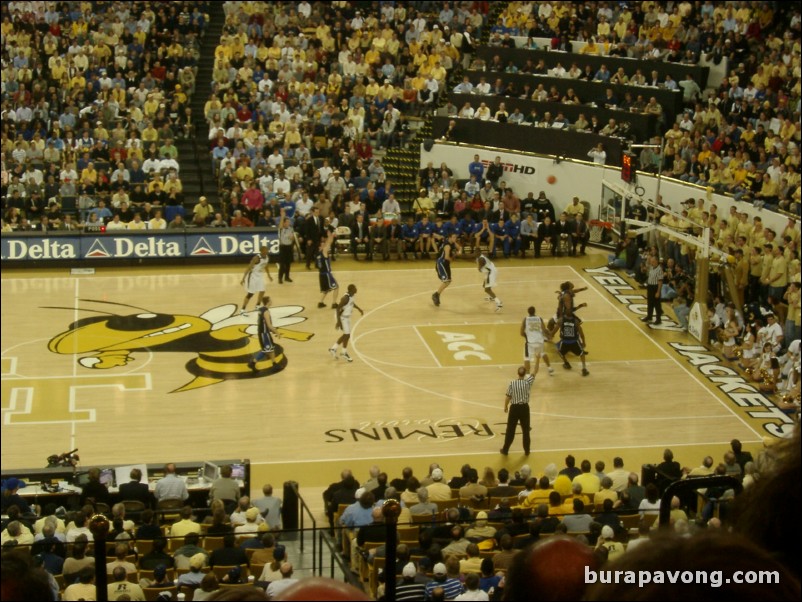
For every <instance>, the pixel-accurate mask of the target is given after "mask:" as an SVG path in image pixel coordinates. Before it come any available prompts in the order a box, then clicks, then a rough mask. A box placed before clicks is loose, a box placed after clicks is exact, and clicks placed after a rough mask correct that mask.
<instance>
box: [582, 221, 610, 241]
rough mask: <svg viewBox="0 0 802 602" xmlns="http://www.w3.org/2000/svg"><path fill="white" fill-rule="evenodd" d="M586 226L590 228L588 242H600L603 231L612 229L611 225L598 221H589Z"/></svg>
mask: <svg viewBox="0 0 802 602" xmlns="http://www.w3.org/2000/svg"><path fill="white" fill-rule="evenodd" d="M588 225H589V226H590V242H601V240H602V235H603V234H604V231H605V230H612V229H613V224H611V223H610V222H603V221H601V220H598V219H592V220H590V221H589V222H588Z"/></svg>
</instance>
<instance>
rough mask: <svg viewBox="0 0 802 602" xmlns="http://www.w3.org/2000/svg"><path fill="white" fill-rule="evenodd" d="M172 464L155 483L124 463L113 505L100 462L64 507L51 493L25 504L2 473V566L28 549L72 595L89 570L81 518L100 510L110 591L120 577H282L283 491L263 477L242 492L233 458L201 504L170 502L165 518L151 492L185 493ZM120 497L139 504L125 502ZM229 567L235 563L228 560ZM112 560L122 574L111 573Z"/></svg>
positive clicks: (141, 581)
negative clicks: (123, 480) (248, 492)
mask: <svg viewBox="0 0 802 602" xmlns="http://www.w3.org/2000/svg"><path fill="white" fill-rule="evenodd" d="M171 466H172V465H168V466H167V467H166V476H165V478H163V479H162V480H161V481H159V482H158V483H157V484H156V487H155V490H154V492H153V493H150V492H149V491H148V487H147V485H142V487H140V482H139V480H138V479H139V478H141V472H139V470H138V469H134V470H132V472H131V479H132V480H131V482H130V483H128V484H121V486H120V488H119V491H120V496H121V497H124V499H125V501H124V502H118V503H116V504H113V505H112V504H111V501H110V492H109V491H108V489H107V487H106V485H104V484H103V483H102V482H100V481H99V480H98V477H99V475H100V471H99V470H98V469H96V468H93V469H90V471H89V477H90V478H89V482H88V483H87V484H86V485H85V486H84V487H83V489H82V492H81V494H80V504H81V506H80V507H79V508H77V509H74V510H72V511H70V512H68V511H67V510H66V509H65V508H64V507H57V506H56V504H52V503H51V504H47V505H45V506H44V507H41V508H40V507H38V506H30V505H29V504H28V502H27V501H26V499H25V498H24V497H22V496H20V495H19V494H18V491H19V490H20V489H22V490H23V492H24V489H23V488H24V487H25V483H23V482H21V481H19V480H18V479H8V480H5V481H4V482H3V493H2V509H3V515H4V520H3V524H2V545H3V554H4V556H3V558H4V559H3V562H4V571H5V561H6V554H8V553H12V555H13V554H15V553H19V552H23V553H25V555H26V556H25V555H23V556H21V558H25V557H27V559H28V560H30V559H31V558H34V559H35V560H36V562H38V563H39V565H40V566H42V568H44V570H45V571H46V572H47V574H48V577H47V579H48V581H49V585H50V587H51V588H52V591H53V593H54V595H55V594H58V592H59V591H61V592H62V596H63V597H62V599H64V600H77V599H80V598H79V597H76V596H78V594H77V593H76V592H75V590H77V589H80V587H74V586H75V585H76V584H83V585H89V584H91V583H92V580H91V578H93V577H94V563H95V558H94V556H93V554H92V546H93V545H94V544H93V542H94V535H93V531H92V530H91V529H90V528H89V525H88V521H89V519H90V518H91V517H93V516H95V515H97V514H99V513H100V514H103V513H105V514H106V516H107V518H108V520H109V524H110V530H109V533H108V535H107V537H106V540H107V542H109V544H110V550H111V551H110V553H109V562H108V564H107V567H106V569H107V572H108V575H109V583H110V585H109V599H112V600H116V599H120V598H118V597H117V596H118V595H119V594H122V593H124V592H121V591H120V590H121V589H122V587H121V586H119V585H118V584H117V582H121V583H123V582H125V581H126V580H128V581H129V582H130V583H129V584H128V585H127V586H126V587H129V588H131V587H133V588H134V590H135V591H137V592H138V590H137V589H136V588H138V587H141V588H156V587H172V586H183V585H186V586H189V587H190V588H192V589H195V588H199V589H198V591H201V590H202V591H203V592H204V593H210V592H211V591H214V590H216V589H217V587H218V582H217V579H219V581H220V582H221V583H244V582H247V578H248V572H249V571H250V573H251V574H252V575H254V576H255V580H256V582H258V584H259V585H260V586H261V587H262V589H263V590H264V589H265V588H267V587H268V586H269V584H270V583H271V582H274V581H277V580H279V579H281V578H282V574H283V573H285V572H286V571H285V570H284V569H283V568H282V567H283V565H284V564H288V563H289V559H288V558H287V553H286V548H285V546H284V545H282V544H281V543H280V537H281V531H282V518H281V505H282V500H281V499H280V498H278V497H276V496H274V495H273V488H272V486H271V485H269V484H266V485H265V486H264V487H263V488H262V493H263V496H262V497H259V498H254V499H251V498H250V497H249V496H242V497H240V485H239V483H238V482H237V481H236V480H235V479H233V478H232V470H231V467H230V466H228V465H226V466H223V467H221V472H220V476H219V478H217V479H216V480H215V481H214V482H213V483H212V484H211V489H210V492H209V502H210V503H209V507H208V508H202V509H193V508H192V507H191V506H189V505H185V506H183V507H181V508H179V509H177V510H174V511H172V514H173V515H174V518H173V519H172V520H171V516H170V514H169V513H168V514H165V513H164V511H163V509H162V507H161V506H158V505H157V502H164V501H175V502H178V503H184V502H185V499H186V498H185V497H184V495H185V494H186V486H185V485H184V484H183V481H182V480H181V479H180V478H178V477H176V476H175V473H174V472H171V471H173V470H174V467H173V468H170V467H171ZM28 499H30V498H28ZM140 502H141V504H139V503H140ZM133 503H137V505H136V506H133V505H132V504H133ZM127 507H137V508H138V510H137V511H136V512H133V511H132V512H127V511H126V508H127ZM111 546H113V547H111ZM289 566H291V565H289ZM216 567H218V570H217V571H215V569H216ZM219 567H224V569H219ZM232 567H236V568H237V572H235V571H233V570H229V569H232ZM120 569H121V570H122V577H121V578H118V575H117V571H118V570H120ZM289 572H290V573H291V570H290V571H289ZM215 573H218V574H217V576H215ZM212 577H214V578H215V580H214V581H212ZM56 578H58V579H56ZM112 581H114V583H113V584H112ZM134 583H138V585H132V584H134ZM112 592H114V593H112ZM128 593H130V592H128ZM138 593H141V592H138ZM4 597H5V593H4ZM50 599H57V598H55V597H53V598H50ZM139 599H144V598H139ZM195 599H203V598H198V597H196V598H195Z"/></svg>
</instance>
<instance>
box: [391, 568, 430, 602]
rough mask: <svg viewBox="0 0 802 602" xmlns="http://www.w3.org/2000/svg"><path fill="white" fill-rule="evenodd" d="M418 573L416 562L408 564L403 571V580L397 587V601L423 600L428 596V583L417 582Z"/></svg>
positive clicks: (401, 579)
mask: <svg viewBox="0 0 802 602" xmlns="http://www.w3.org/2000/svg"><path fill="white" fill-rule="evenodd" d="M417 574H418V571H417V569H416V568H415V563H414V562H408V563H407V564H405V565H404V568H403V569H401V578H400V579H399V580H398V582H397V583H396V586H395V599H396V600H423V599H424V596H425V594H426V583H425V582H419V581H416V579H415V577H416V576H417Z"/></svg>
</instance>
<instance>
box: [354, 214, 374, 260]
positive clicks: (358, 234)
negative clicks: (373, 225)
mask: <svg viewBox="0 0 802 602" xmlns="http://www.w3.org/2000/svg"><path fill="white" fill-rule="evenodd" d="M359 245H365V252H366V253H367V259H368V261H371V260H372V259H373V249H371V245H370V230H369V226H368V223H367V221H365V216H364V215H362V214H361V213H358V214H357V216H356V221H355V222H354V225H353V226H351V253H353V255H354V259H358V257H357V256H356V250H357V247H358V246H359Z"/></svg>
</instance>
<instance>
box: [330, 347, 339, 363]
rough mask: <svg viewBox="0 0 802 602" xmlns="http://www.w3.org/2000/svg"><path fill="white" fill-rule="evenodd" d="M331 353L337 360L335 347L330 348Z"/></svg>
mask: <svg viewBox="0 0 802 602" xmlns="http://www.w3.org/2000/svg"><path fill="white" fill-rule="evenodd" d="M329 353H331V357H333V358H334V359H335V360H336V359H337V350H336V349H335V348H334V347H329Z"/></svg>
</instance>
